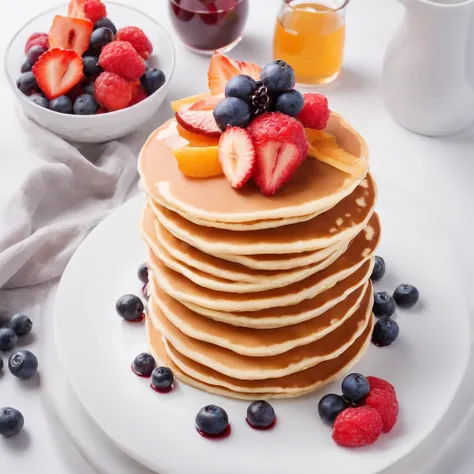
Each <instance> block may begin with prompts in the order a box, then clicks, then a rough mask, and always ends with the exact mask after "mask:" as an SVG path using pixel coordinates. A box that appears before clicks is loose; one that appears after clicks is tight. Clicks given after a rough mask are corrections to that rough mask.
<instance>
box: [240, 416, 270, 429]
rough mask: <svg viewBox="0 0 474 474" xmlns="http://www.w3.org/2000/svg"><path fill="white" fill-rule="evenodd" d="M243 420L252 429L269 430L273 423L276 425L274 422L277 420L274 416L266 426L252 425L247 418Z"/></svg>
mask: <svg viewBox="0 0 474 474" xmlns="http://www.w3.org/2000/svg"><path fill="white" fill-rule="evenodd" d="M245 421H246V422H247V425H249V426H250V428H252V429H253V430H258V431H269V430H272V429H273V428H275V425H276V422H277V417H276V416H275V418H274V420H273V422H272V423H271V425H268V426H254V425H252V423H250V421H249V419H248V418H245Z"/></svg>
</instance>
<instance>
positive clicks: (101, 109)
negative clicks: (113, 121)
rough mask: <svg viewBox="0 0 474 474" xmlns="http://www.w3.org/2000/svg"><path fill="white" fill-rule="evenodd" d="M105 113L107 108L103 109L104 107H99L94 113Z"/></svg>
mask: <svg viewBox="0 0 474 474" xmlns="http://www.w3.org/2000/svg"><path fill="white" fill-rule="evenodd" d="M106 113H107V109H104V107H99V108H98V109H97V112H96V113H95V114H96V115H100V114H106Z"/></svg>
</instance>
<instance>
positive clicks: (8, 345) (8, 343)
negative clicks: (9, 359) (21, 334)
mask: <svg viewBox="0 0 474 474" xmlns="http://www.w3.org/2000/svg"><path fill="white" fill-rule="evenodd" d="M17 342H18V336H17V335H16V334H15V331H13V329H10V328H2V329H0V351H4V352H6V351H9V350H11V349H13V348H14V347H15V346H16V343H17Z"/></svg>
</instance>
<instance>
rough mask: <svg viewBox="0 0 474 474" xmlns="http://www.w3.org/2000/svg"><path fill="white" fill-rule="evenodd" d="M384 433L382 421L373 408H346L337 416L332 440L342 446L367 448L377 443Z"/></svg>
mask: <svg viewBox="0 0 474 474" xmlns="http://www.w3.org/2000/svg"><path fill="white" fill-rule="evenodd" d="M381 433H382V419H381V418H380V414H379V412H378V411H377V410H376V409H375V408H372V407H368V406H364V407H358V408H346V409H345V410H344V411H342V412H341V413H339V415H337V418H336V421H335V422H334V425H333V430H332V439H333V440H334V441H335V442H336V443H337V444H339V445H340V446H351V447H357V446H365V445H367V444H372V443H374V442H375V441H377V439H378V437H379V436H380V434H381Z"/></svg>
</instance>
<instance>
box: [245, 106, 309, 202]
mask: <svg viewBox="0 0 474 474" xmlns="http://www.w3.org/2000/svg"><path fill="white" fill-rule="evenodd" d="M247 130H248V132H249V133H250V135H251V136H252V141H253V144H254V146H255V152H256V158H257V159H256V163H255V169H254V173H253V180H254V181H255V183H256V184H257V186H258V187H259V188H260V191H261V192H262V194H264V195H265V196H272V195H273V194H275V193H276V192H277V191H278V190H279V189H280V188H281V187H282V186H283V185H284V184H285V183H286V182H287V181H288V180H290V178H291V177H292V176H293V174H294V173H295V171H296V170H297V169H298V167H299V166H300V164H301V163H302V162H303V160H304V159H305V158H306V153H307V151H308V144H307V142H306V135H305V131H304V127H303V125H302V124H301V122H299V121H298V120H296V119H295V118H293V117H290V116H289V115H284V114H281V113H279V112H270V113H267V114H263V115H260V116H259V117H257V118H255V119H254V120H253V121H252V123H251V124H250V126H249V127H248V128H247Z"/></svg>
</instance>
